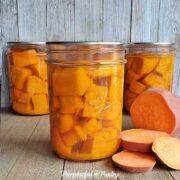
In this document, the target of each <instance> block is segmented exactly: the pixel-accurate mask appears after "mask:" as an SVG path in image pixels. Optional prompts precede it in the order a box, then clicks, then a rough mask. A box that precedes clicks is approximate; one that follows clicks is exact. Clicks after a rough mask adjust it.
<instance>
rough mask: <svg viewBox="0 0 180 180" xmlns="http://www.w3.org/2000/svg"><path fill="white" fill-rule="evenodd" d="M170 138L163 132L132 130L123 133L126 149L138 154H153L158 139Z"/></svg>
mask: <svg viewBox="0 0 180 180" xmlns="http://www.w3.org/2000/svg"><path fill="white" fill-rule="evenodd" d="M163 136H169V134H167V133H165V132H161V131H153V130H145V129H130V130H125V131H122V132H121V143H122V146H123V148H124V149H126V150H129V151H137V152H151V151H152V144H153V142H154V140H155V139H156V138H158V137H163Z"/></svg>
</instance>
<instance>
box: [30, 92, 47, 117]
mask: <svg viewBox="0 0 180 180" xmlns="http://www.w3.org/2000/svg"><path fill="white" fill-rule="evenodd" d="M32 103H33V109H34V111H35V112H39V113H42V114H45V113H48V111H49V110H48V102H47V97H46V95H45V94H35V95H33V96H32Z"/></svg>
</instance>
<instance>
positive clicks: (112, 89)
mask: <svg viewBox="0 0 180 180" xmlns="http://www.w3.org/2000/svg"><path fill="white" fill-rule="evenodd" d="M123 79H124V78H121V77H119V76H117V77H116V76H115V77H114V76H112V77H110V79H109V86H108V100H109V101H111V102H112V101H114V100H119V101H122V96H123V87H124V80H123Z"/></svg>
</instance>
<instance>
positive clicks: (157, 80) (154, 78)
mask: <svg viewBox="0 0 180 180" xmlns="http://www.w3.org/2000/svg"><path fill="white" fill-rule="evenodd" d="M142 82H143V83H144V84H146V85H147V86H149V87H157V88H164V83H163V78H162V77H160V76H159V75H158V74H155V73H150V74H148V75H147V76H146V77H145V78H144V79H143V80H142Z"/></svg>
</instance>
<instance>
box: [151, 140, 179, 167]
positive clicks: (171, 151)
mask: <svg viewBox="0 0 180 180" xmlns="http://www.w3.org/2000/svg"><path fill="white" fill-rule="evenodd" d="M152 150H153V152H154V153H155V154H156V156H157V158H158V159H159V160H160V161H161V162H162V163H163V164H165V165H166V166H168V167H170V168H172V169H176V170H180V140H179V139H176V138H173V137H159V138H157V139H156V140H155V141H154V143H153V146H152Z"/></svg>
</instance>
